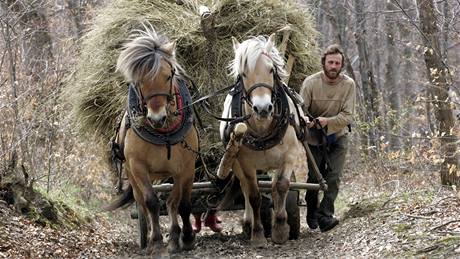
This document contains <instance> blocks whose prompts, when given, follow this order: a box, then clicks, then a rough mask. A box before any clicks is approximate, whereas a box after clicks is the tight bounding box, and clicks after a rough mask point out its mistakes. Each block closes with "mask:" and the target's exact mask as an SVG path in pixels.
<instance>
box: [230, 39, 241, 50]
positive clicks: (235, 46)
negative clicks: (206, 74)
mask: <svg viewBox="0 0 460 259" xmlns="http://www.w3.org/2000/svg"><path fill="white" fill-rule="evenodd" d="M232 42H233V50H235V51H236V50H237V49H238V48H239V47H240V43H239V42H238V40H237V39H236V38H235V37H233V36H232Z"/></svg>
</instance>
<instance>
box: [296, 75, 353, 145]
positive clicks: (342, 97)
mask: <svg viewBox="0 0 460 259" xmlns="http://www.w3.org/2000/svg"><path fill="white" fill-rule="evenodd" d="M322 74H323V72H322V71H321V72H318V73H316V74H313V75H311V76H309V77H307V78H306V79H305V80H304V81H303V83H302V88H301V89H300V95H301V96H302V97H303V99H304V103H303V106H302V108H303V110H304V112H305V114H307V115H309V116H312V117H313V118H316V117H327V118H329V122H328V125H327V134H328V135H330V134H334V133H335V134H336V135H337V137H340V136H342V135H345V134H346V133H347V132H348V128H347V125H349V124H351V123H352V121H353V116H354V113H355V105H356V86H355V82H354V81H353V79H351V78H350V77H348V76H346V75H343V74H341V77H342V80H341V81H340V82H338V83H337V84H335V85H330V84H328V83H326V82H325V81H324V80H323V79H322V77H321V75H322Z"/></svg>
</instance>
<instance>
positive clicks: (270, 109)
mask: <svg viewBox="0 0 460 259" xmlns="http://www.w3.org/2000/svg"><path fill="white" fill-rule="evenodd" d="M272 110H273V105H271V104H270V105H268V111H269V112H271V111H272Z"/></svg>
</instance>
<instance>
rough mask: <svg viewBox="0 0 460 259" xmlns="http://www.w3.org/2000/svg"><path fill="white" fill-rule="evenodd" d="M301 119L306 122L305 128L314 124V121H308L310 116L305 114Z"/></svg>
mask: <svg viewBox="0 0 460 259" xmlns="http://www.w3.org/2000/svg"><path fill="white" fill-rule="evenodd" d="M302 118H303V120H304V121H305V123H306V124H307V128H311V127H313V126H314V125H315V123H314V122H313V121H310V117H308V116H306V115H303V117H302Z"/></svg>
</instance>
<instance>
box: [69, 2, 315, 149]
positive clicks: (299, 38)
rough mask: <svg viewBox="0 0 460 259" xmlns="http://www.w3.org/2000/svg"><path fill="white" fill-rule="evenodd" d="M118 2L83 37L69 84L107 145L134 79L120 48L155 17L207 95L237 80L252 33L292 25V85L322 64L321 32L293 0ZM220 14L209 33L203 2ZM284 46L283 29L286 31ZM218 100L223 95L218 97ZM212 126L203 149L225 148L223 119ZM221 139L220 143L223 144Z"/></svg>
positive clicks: (83, 128) (77, 111)
mask: <svg viewBox="0 0 460 259" xmlns="http://www.w3.org/2000/svg"><path fill="white" fill-rule="evenodd" d="M181 2H184V4H183V5H178V4H176V1H173V0H164V1H153V0H115V1H113V2H112V3H110V4H109V5H108V6H106V7H105V8H103V9H102V10H100V11H98V14H97V16H96V17H95V20H94V21H93V25H92V27H91V28H90V31H89V32H88V33H87V34H86V36H85V37H84V39H83V42H82V49H81V55H80V57H79V59H78V65H77V68H76V73H75V75H74V80H73V82H72V83H71V84H69V85H68V87H67V88H66V89H65V95H66V96H67V98H68V99H69V100H70V101H71V102H72V106H73V114H72V116H73V118H74V119H75V122H76V125H77V127H78V129H79V130H80V132H82V133H89V134H90V135H91V136H93V137H94V139H95V140H96V141H98V142H100V143H101V144H104V145H105V144H106V143H107V142H108V140H109V139H110V137H111V136H112V135H113V134H114V132H115V128H116V126H117V125H116V123H115V121H116V119H117V117H118V116H119V115H120V114H121V113H122V112H123V110H124V108H125V103H126V96H127V84H126V82H124V81H123V78H122V76H121V75H120V74H118V73H116V72H115V65H116V59H117V57H118V55H119V51H120V48H121V46H122V44H123V42H124V40H126V39H127V37H128V35H129V34H130V33H131V31H132V30H133V29H140V28H142V24H141V23H142V22H145V21H149V22H150V23H151V24H152V25H153V26H154V27H155V28H156V30H157V31H158V32H159V33H161V34H163V35H165V36H166V37H168V38H169V39H170V40H175V41H177V50H176V52H177V57H178V61H179V63H180V64H181V65H182V66H183V67H184V68H185V70H186V71H187V73H188V74H189V76H190V77H191V78H192V79H193V80H194V81H195V83H196V85H197V86H198V89H199V90H200V93H201V95H205V94H208V93H210V92H213V91H214V90H216V89H220V88H222V87H224V86H228V85H229V84H231V83H232V82H233V79H232V78H231V77H230V76H229V75H228V69H227V66H228V64H229V62H230V61H231V59H232V58H233V48H232V41H231V36H234V37H236V38H237V39H238V40H240V41H242V40H244V39H246V38H248V37H249V36H255V35H270V34H271V33H273V32H277V31H280V29H282V28H285V26H286V25H289V26H290V28H291V33H290V37H289V42H288V44H287V50H286V52H287V53H289V54H291V55H293V56H294V57H295V63H294V66H293V71H292V73H291V78H290V81H289V85H290V86H291V87H293V88H295V89H299V87H300V85H301V82H302V80H303V79H304V78H305V76H306V75H309V74H311V73H312V72H314V71H315V70H317V69H318V54H317V49H316V46H315V37H316V34H317V33H316V31H315V30H314V28H313V23H312V20H311V16H310V15H309V14H308V12H307V11H306V10H305V9H303V8H299V6H297V5H296V4H295V3H294V2H293V1H290V0H288V1H273V0H215V1H210V0H203V1H196V0H188V1H187V0H184V1H181ZM200 5H206V6H208V7H209V9H210V11H211V12H212V14H213V16H214V23H213V27H212V28H211V30H208V29H206V31H203V29H202V26H201V24H200V22H201V16H200V14H199V11H198V10H199V6H200ZM277 36H278V39H277V40H278V43H281V41H282V38H283V33H282V32H279V33H278V34H277ZM214 99H215V98H214ZM211 103H212V107H213V109H214V111H213V112H214V113H215V114H216V115H218V114H220V112H221V105H222V103H223V97H222V99H217V100H211ZM201 118H202V120H203V121H204V123H203V124H204V125H206V126H207V128H208V129H209V130H207V131H206V133H205V134H202V136H201V138H202V142H201V146H202V150H204V151H205V152H206V151H209V150H210V149H212V148H213V147H216V146H219V147H221V145H220V143H219V141H218V137H217V136H218V134H217V131H218V126H217V125H218V121H217V120H215V119H213V118H211V117H210V116H207V114H205V113H201ZM216 143H219V144H216Z"/></svg>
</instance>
